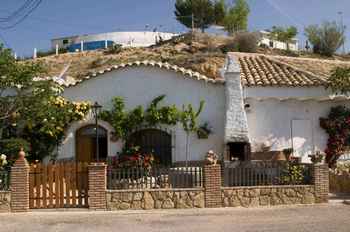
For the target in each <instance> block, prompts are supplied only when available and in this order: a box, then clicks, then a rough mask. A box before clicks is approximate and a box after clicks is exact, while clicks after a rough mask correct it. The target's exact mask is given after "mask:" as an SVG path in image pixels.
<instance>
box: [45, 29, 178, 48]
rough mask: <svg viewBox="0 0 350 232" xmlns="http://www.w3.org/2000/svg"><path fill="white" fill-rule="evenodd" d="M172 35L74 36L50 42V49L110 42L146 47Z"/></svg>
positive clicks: (147, 33) (136, 32) (131, 33)
mask: <svg viewBox="0 0 350 232" xmlns="http://www.w3.org/2000/svg"><path fill="white" fill-rule="evenodd" d="M176 35H177V34H174V33H166V32H151V31H134V32H132V31H130V32H108V33H101V34H90V35H75V36H67V37H61V38H54V39H52V40H51V47H52V48H53V49H54V48H56V45H58V47H59V48H69V46H71V45H74V44H80V43H81V42H82V41H83V42H96V41H112V42H114V43H115V44H121V45H123V46H124V47H148V46H150V45H154V44H156V42H157V41H159V40H168V39H171V38H172V37H174V36H176Z"/></svg>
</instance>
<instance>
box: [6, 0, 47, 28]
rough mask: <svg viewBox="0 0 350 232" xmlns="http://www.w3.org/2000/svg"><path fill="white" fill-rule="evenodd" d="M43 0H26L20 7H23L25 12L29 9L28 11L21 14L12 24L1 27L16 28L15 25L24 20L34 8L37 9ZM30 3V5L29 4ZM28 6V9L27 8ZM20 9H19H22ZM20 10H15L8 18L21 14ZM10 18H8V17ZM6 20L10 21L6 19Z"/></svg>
mask: <svg viewBox="0 0 350 232" xmlns="http://www.w3.org/2000/svg"><path fill="white" fill-rule="evenodd" d="M41 2H42V0H29V1H26V3H25V4H24V5H23V6H22V7H21V8H20V9H22V8H23V10H22V11H23V12H25V11H27V12H26V13H24V15H22V16H20V18H19V19H18V20H16V21H15V22H14V23H12V24H11V25H8V26H0V29H4V30H6V29H11V28H14V27H15V26H17V25H18V24H20V23H21V22H23V21H24V20H25V19H26V18H27V17H28V16H29V15H30V14H31V13H32V12H33V11H34V10H36V9H37V8H38V7H39V5H40V4H41ZM28 4H29V5H28ZM26 8H27V9H26ZM20 9H19V10H20ZM20 13H21V12H20V11H18V10H17V11H15V12H14V13H13V14H12V15H11V16H9V17H8V18H11V17H12V18H13V17H14V16H16V15H18V14H20ZM7 20H8V19H7ZM5 22H10V21H6V20H5Z"/></svg>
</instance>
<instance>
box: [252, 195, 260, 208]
mask: <svg viewBox="0 0 350 232" xmlns="http://www.w3.org/2000/svg"><path fill="white" fill-rule="evenodd" d="M249 206H250V207H259V206H260V201H259V197H254V198H251V199H250V205H249Z"/></svg>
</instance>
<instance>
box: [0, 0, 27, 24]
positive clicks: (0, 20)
mask: <svg viewBox="0 0 350 232" xmlns="http://www.w3.org/2000/svg"><path fill="white" fill-rule="evenodd" d="M32 2H33V0H26V2H25V3H24V4H23V5H22V6H21V7H20V8H18V9H17V10H16V11H14V12H13V13H11V14H10V15H9V16H7V17H5V18H2V17H0V22H9V21H11V20H12V19H13V18H15V17H16V16H17V15H19V14H20V13H21V11H23V10H25V8H27V7H28V6H29V5H30V4H31V3H32Z"/></svg>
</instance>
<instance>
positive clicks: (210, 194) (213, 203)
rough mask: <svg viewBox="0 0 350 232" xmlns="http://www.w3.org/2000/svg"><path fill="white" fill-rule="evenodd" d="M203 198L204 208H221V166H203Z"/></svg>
mask: <svg viewBox="0 0 350 232" xmlns="http://www.w3.org/2000/svg"><path fill="white" fill-rule="evenodd" d="M203 171H204V196H205V198H204V199H205V207H207V208H219V207H221V206H222V200H221V166H220V165H218V164H216V165H205V166H204V170H203Z"/></svg>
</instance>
